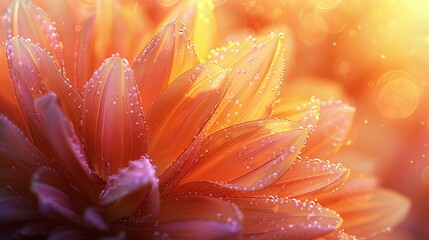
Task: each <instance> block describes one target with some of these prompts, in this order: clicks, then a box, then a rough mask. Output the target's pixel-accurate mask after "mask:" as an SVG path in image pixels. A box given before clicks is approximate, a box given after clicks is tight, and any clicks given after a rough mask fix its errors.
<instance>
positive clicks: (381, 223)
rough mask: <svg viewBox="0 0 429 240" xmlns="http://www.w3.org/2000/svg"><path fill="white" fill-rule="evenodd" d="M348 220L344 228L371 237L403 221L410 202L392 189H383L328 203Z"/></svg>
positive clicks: (351, 232)
mask: <svg viewBox="0 0 429 240" xmlns="http://www.w3.org/2000/svg"><path fill="white" fill-rule="evenodd" d="M326 207H329V208H331V209H335V211H337V212H338V213H339V214H340V215H341V217H343V219H344V224H343V226H342V228H344V230H345V231H346V232H348V233H350V234H353V235H356V236H357V237H370V236H374V235H377V234H380V233H382V231H383V230H386V229H388V228H392V227H394V226H396V225H397V224H398V223H400V222H401V221H402V220H403V219H404V218H405V216H406V215H407V213H408V210H409V209H410V201H409V200H408V199H407V198H405V197H403V196H401V195H399V194H397V193H394V192H391V191H388V190H384V189H379V190H375V191H368V192H363V193H360V194H354V195H351V196H347V197H344V198H342V199H339V200H338V201H336V202H333V203H329V204H327V205H326Z"/></svg>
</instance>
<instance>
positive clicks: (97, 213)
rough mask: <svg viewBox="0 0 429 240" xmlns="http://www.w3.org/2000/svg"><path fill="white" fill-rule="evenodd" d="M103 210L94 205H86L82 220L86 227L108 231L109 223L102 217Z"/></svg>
mask: <svg viewBox="0 0 429 240" xmlns="http://www.w3.org/2000/svg"><path fill="white" fill-rule="evenodd" d="M103 214H104V213H103V212H102V211H101V210H100V209H97V208H94V207H88V208H87V209H86V210H85V213H84V217H83V221H84V224H85V225H86V226H88V228H92V229H97V230H99V231H102V232H107V231H109V229H110V228H109V225H108V224H107V222H106V220H105V219H104V216H103Z"/></svg>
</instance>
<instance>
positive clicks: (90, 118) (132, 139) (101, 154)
mask: <svg viewBox="0 0 429 240" xmlns="http://www.w3.org/2000/svg"><path fill="white" fill-rule="evenodd" d="M139 102H140V101H139V96H138V94H137V90H136V88H135V85H134V80H133V73H132V70H131V69H130V68H129V66H128V62H127V61H126V60H124V59H121V58H119V57H111V58H109V59H107V60H106V62H105V63H104V64H103V65H102V66H101V67H100V69H98V70H97V71H96V72H95V73H94V75H93V77H92V78H91V80H90V81H89V82H88V85H87V87H86V91H85V96H84V115H83V124H84V141H85V147H86V150H87V153H88V156H89V159H90V161H91V162H92V165H93V166H94V168H95V170H96V171H97V172H98V173H99V174H100V176H101V177H102V178H103V179H107V177H108V176H109V175H111V174H114V173H116V172H117V171H118V170H119V169H120V168H123V167H125V166H127V165H128V161H129V160H133V159H138V158H139V157H140V156H141V155H142V154H143V153H144V152H145V150H146V133H145V123H144V121H143V115H142V113H141V108H140V104H139Z"/></svg>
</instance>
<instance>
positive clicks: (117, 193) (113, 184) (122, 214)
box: [99, 156, 159, 226]
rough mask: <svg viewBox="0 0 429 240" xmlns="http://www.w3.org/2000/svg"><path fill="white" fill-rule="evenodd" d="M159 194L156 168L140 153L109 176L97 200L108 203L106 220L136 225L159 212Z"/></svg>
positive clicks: (104, 203) (103, 203) (150, 218)
mask: <svg viewBox="0 0 429 240" xmlns="http://www.w3.org/2000/svg"><path fill="white" fill-rule="evenodd" d="M158 195H159V192H158V178H157V177H156V175H155V169H154V168H153V166H152V164H151V162H150V161H149V159H147V158H146V157H144V156H143V157H141V158H140V159H139V160H136V161H131V162H130V164H129V166H128V167H126V168H124V169H121V170H119V173H118V174H117V175H112V176H110V177H109V180H108V182H107V185H106V187H105V188H104V190H103V191H102V192H101V194H100V200H99V202H100V204H101V205H103V206H106V207H107V212H106V217H107V219H108V220H110V221H114V220H117V219H119V222H122V223H126V224H127V225H128V226H130V225H139V224H143V223H145V222H146V223H147V222H148V221H150V220H152V218H153V217H154V216H155V215H156V213H157V212H158V208H159V196H158Z"/></svg>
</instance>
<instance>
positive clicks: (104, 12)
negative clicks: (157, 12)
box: [76, 0, 152, 92]
mask: <svg viewBox="0 0 429 240" xmlns="http://www.w3.org/2000/svg"><path fill="white" fill-rule="evenodd" d="M81 28H82V30H81V31H80V40H79V44H78V50H77V64H76V74H77V75H76V78H77V86H78V90H79V91H80V92H83V91H84V85H85V83H86V82H87V81H88V79H89V78H90V77H91V75H92V74H93V72H94V71H95V70H96V69H97V67H98V66H99V65H100V64H102V62H103V61H104V59H106V58H108V57H110V56H112V54H117V53H119V54H120V55H121V56H124V57H125V58H126V59H133V58H134V57H135V56H137V55H138V53H139V52H140V51H141V49H143V47H144V46H145V44H146V43H147V42H148V40H149V38H150V34H142V33H146V32H150V30H152V29H151V28H152V27H151V23H150V22H149V21H148V20H147V19H146V18H145V17H144V14H143V13H142V11H141V10H140V9H139V8H137V7H136V5H135V4H127V5H124V4H122V3H121V2H120V1H118V0H97V1H96V10H95V12H94V14H92V15H90V16H89V17H88V19H87V20H86V21H85V22H84V23H83V24H82V27H81Z"/></svg>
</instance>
